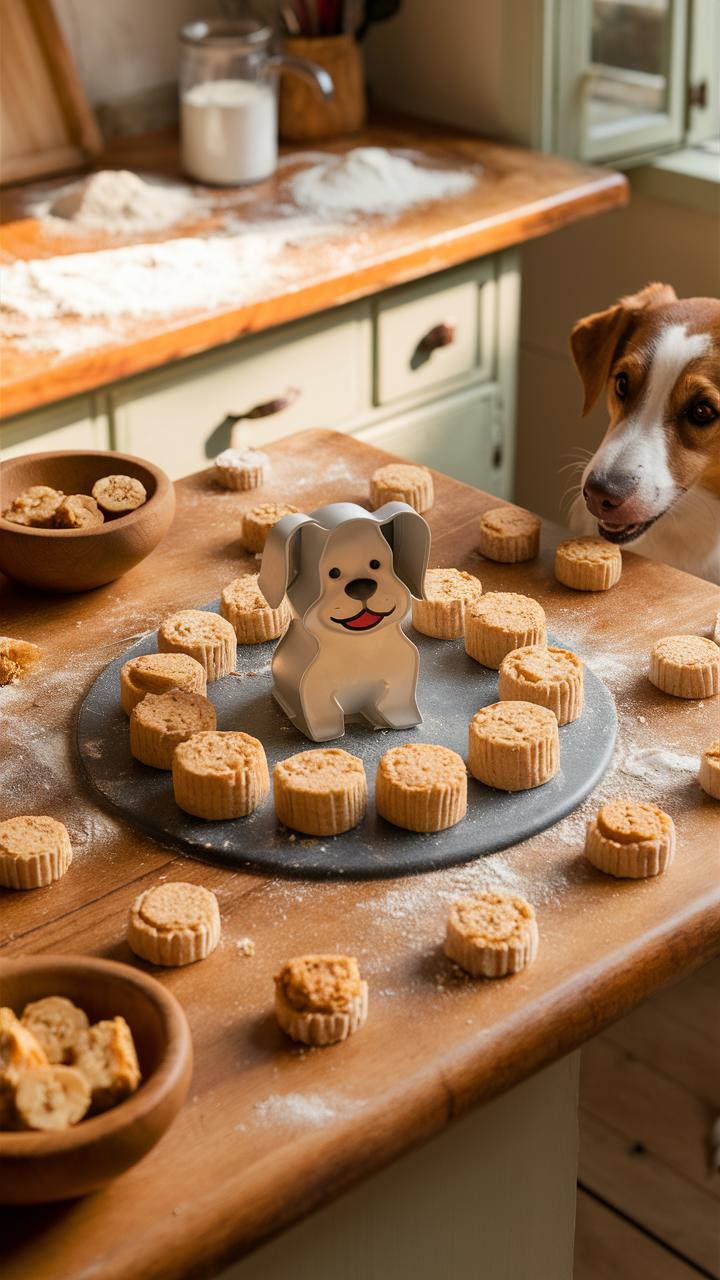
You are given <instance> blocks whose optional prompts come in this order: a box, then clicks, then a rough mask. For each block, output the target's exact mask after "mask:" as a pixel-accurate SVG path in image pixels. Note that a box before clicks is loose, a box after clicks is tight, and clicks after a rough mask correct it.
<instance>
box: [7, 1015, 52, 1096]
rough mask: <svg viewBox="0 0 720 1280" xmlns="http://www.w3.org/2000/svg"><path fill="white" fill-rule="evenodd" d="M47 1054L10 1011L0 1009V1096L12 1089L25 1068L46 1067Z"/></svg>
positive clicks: (30, 1032) (31, 1033)
mask: <svg viewBox="0 0 720 1280" xmlns="http://www.w3.org/2000/svg"><path fill="white" fill-rule="evenodd" d="M47 1061H48V1059H47V1054H46V1053H45V1050H44V1049H43V1047H42V1045H41V1044H40V1042H39V1040H38V1039H37V1037H36V1036H35V1035H33V1032H32V1031H31V1030H30V1029H29V1028H28V1027H26V1026H23V1024H22V1022H20V1020H19V1019H18V1018H17V1017H16V1016H15V1014H14V1012H13V1010H12V1009H8V1008H7V1007H3V1008H0V1095H2V1094H4V1093H5V1092H7V1091H8V1090H11V1089H14V1088H15V1085H16V1084H17V1081H18V1076H19V1074H20V1072H21V1071H23V1070H24V1069H25V1068H26V1067H45V1066H47Z"/></svg>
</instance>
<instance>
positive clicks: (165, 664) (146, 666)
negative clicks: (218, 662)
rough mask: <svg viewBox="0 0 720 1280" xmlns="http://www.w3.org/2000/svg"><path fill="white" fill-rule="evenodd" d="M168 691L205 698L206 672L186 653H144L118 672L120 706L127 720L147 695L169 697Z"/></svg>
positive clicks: (124, 664)
mask: <svg viewBox="0 0 720 1280" xmlns="http://www.w3.org/2000/svg"><path fill="white" fill-rule="evenodd" d="M171 689H184V690H185V692H186V693H200V694H203V695H204V694H205V693H206V692H207V675H206V674H205V668H204V667H203V666H202V664H201V663H199V662H198V661H197V659H196V658H191V657H190V656H189V654H187V653H144V654H141V655H140V657H139V658H130V659H129V660H128V661H127V662H125V663H123V665H122V667H121V668H120V702H121V704H122V709H123V711H124V712H125V714H126V715H128V716H129V715H130V712H131V711H132V709H133V707H136V706H137V704H138V702H142V700H143V698H144V697H145V694H146V693H169V692H170V690H171Z"/></svg>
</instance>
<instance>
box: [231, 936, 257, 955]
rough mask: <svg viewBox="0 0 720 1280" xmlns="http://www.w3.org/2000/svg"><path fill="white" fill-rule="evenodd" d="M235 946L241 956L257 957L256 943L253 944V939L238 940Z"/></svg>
mask: <svg viewBox="0 0 720 1280" xmlns="http://www.w3.org/2000/svg"><path fill="white" fill-rule="evenodd" d="M235 946H236V947H237V949H238V951H239V952H240V955H241V956H248V957H250V956H254V955H255V943H254V942H253V940H252V938H238V939H237V941H236V943H235Z"/></svg>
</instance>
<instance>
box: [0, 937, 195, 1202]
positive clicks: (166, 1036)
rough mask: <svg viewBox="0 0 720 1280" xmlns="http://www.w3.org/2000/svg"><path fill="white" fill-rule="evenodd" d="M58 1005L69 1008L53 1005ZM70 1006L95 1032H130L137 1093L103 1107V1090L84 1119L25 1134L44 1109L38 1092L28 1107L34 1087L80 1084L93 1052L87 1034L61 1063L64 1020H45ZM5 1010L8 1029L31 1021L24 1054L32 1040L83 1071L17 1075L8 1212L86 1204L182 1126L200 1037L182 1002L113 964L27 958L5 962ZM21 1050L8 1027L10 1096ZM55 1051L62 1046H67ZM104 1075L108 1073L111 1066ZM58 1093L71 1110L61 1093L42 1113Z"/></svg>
mask: <svg viewBox="0 0 720 1280" xmlns="http://www.w3.org/2000/svg"><path fill="white" fill-rule="evenodd" d="M48 997H62V999H61V1000H57V999H55V1000H54V1001H49V1000H48ZM35 1002H41V1003H35ZM69 1002H72V1006H75V1009H74V1014H75V1015H76V1017H77V1018H80V1019H83V1021H84V1022H85V1023H86V1025H89V1027H90V1032H92V1031H93V1029H94V1028H95V1027H109V1026H112V1025H113V1023H115V1024H118V1025H120V1026H123V1027H124V1034H125V1035H126V1036H127V1038H128V1040H129V1041H130V1044H131V1047H132V1044H133V1043H134V1051H132V1058H133V1061H134V1065H135V1077H134V1079H133V1080H132V1082H131V1085H130V1089H131V1090H132V1091H130V1092H128V1091H127V1090H125V1093H127V1096H124V1094H123V1093H121V1094H120V1095H119V1100H113V1101H112V1102H109V1101H108V1098H107V1096H105V1097H104V1098H97V1099H96V1095H95V1089H94V1086H93V1103H92V1105H91V1106H90V1107H89V1109H88V1110H87V1112H86V1114H84V1115H83V1116H82V1118H80V1119H76V1117H73V1119H72V1120H71V1122H70V1123H69V1124H67V1126H66V1127H56V1128H52V1129H50V1128H49V1127H48V1128H39V1127H38V1128H27V1127H23V1128H21V1127H20V1126H21V1125H22V1121H23V1118H24V1119H25V1120H26V1121H27V1118H28V1110H29V1107H30V1105H36V1104H37V1102H38V1096H37V1089H36V1091H35V1096H34V1097H33V1096H30V1102H28V1094H29V1092H30V1091H29V1090H28V1088H27V1086H28V1084H30V1085H33V1084H34V1083H35V1082H36V1081H37V1079H38V1074H39V1076H40V1079H41V1080H42V1077H43V1075H45V1076H48V1075H50V1074H52V1072H55V1073H56V1074H57V1073H58V1072H59V1073H60V1074H61V1076H62V1073H65V1078H68V1079H69V1078H71V1077H76V1076H78V1075H79V1074H80V1070H81V1062H82V1054H83V1053H85V1054H87V1053H88V1051H89V1050H88V1033H87V1032H85V1033H83V1032H78V1035H79V1036H82V1035H83V1034H84V1036H85V1038H84V1040H83V1039H80V1040H79V1041H78V1043H79V1045H80V1049H79V1053H78V1055H76V1056H73V1054H72V1051H69V1052H68V1053H67V1054H66V1055H65V1056H64V1057H61V1054H60V1053H53V1052H52V1051H51V1048H52V1046H53V1042H52V1040H51V1039H48V1036H49V1035H50V1034H52V1035H56V1036H57V1033H58V1022H57V1020H56V1021H55V1023H54V1025H53V1024H52V1020H51V1019H46V1022H45V1026H44V1027H43V1026H42V1025H40V1026H39V1025H38V1012H37V1011H38V1009H40V1008H41V1007H42V1006H43V1005H44V1006H47V1005H48V1004H50V1005H52V1004H54V1005H55V1006H56V1007H57V1006H59V1005H61V1006H63V1007H64V1008H68V1009H72V1006H71V1005H70V1004H69ZM0 1005H2V1006H4V1011H3V1012H4V1018H5V1026H6V1027H7V1026H8V1025H9V1024H12V1023H13V1022H14V1018H17V1019H20V1018H22V1019H23V1022H22V1024H19V1023H16V1024H15V1025H16V1026H19V1027H20V1031H19V1033H18V1034H19V1036H21V1037H25V1038H26V1041H25V1042H24V1043H23V1048H24V1049H25V1048H26V1043H27V1037H28V1035H29V1037H30V1042H33V1043H34V1044H35V1046H36V1049H37V1045H38V1043H39V1044H40V1045H41V1046H42V1049H41V1050H40V1052H46V1053H47V1058H48V1061H49V1062H51V1063H52V1062H53V1061H54V1062H55V1063H58V1061H63V1062H77V1064H78V1065H77V1066H75V1067H68V1066H55V1067H50V1066H47V1067H44V1068H42V1070H41V1071H40V1073H38V1071H37V1069H35V1070H34V1071H33V1070H32V1069H31V1070H24V1071H18V1072H17V1073H16V1076H15V1086H16V1093H15V1100H14V1104H13V1105H14V1106H15V1108H16V1111H15V1113H14V1121H13V1120H12V1119H9V1118H8V1117H9V1116H10V1111H9V1110H6V1113H5V1115H6V1119H5V1124H6V1126H7V1125H10V1126H11V1127H10V1128H8V1127H5V1128H0V1204H42V1203H46V1202H48V1201H54V1200H67V1199H70V1198H71V1197H74V1196H80V1195H85V1194H86V1193H87V1192H89V1191H94V1190H96V1189H97V1188H98V1187H101V1186H103V1185H104V1184H105V1183H107V1182H109V1181H110V1180H111V1179H112V1178H115V1177H117V1176H118V1174H121V1173H124V1171H125V1170H126V1169H129V1168H130V1167H131V1166H132V1165H134V1164H136V1163H137V1161H138V1160H141V1159H142V1157H143V1156H144V1155H146V1154H147V1152H148V1151H150V1149H151V1148H152V1147H154V1146H155V1143H156V1142H158V1140H159V1139H160V1138H161V1137H162V1135H163V1134H164V1132H165V1130H166V1129H167V1128H168V1127H169V1125H170V1124H171V1123H172V1121H173V1120H174V1118H175V1116H176V1115H177V1113H178V1111H179V1110H180V1108H181V1107H182V1105H183V1102H184V1100H185V1097H186V1095H187V1091H188V1088H189V1086H190V1076H191V1074H192V1041H191V1039H190V1029H189V1027H188V1023H187V1019H186V1017H185V1014H184V1012H183V1010H182V1008H181V1006H180V1005H179V1004H178V1002H177V1000H176V999H175V997H174V996H173V995H171V994H170V992H169V991H167V990H166V989H165V988H164V987H163V986H162V985H161V983H159V982H157V981H156V980H155V979H154V978H152V977H150V976H149V975H148V974H145V973H142V972H140V971H139V970H137V969H133V968H131V967H130V966H129V965H125V964H119V963H117V962H115V961H112V960H100V959H95V958H93V957H90V956H50V955H47V956H24V957H18V958H15V959H9V960H2V961H0ZM28 1006H30V1009H28ZM80 1011H83V1013H81V1012H80ZM83 1015H86V1017H84V1016H83ZM33 1017H34V1018H35V1021H34V1022H33ZM104 1020H105V1021H104ZM124 1024H126V1025H124ZM65 1029H67V1022H66V1023H65ZM34 1035H36V1036H37V1040H33V1036H34ZM43 1037H44V1038H43ZM11 1040H12V1035H10V1036H9V1035H8V1034H7V1031H5V1032H4V1033H3V1030H2V1028H1V1027H0V1067H2V1068H3V1072H4V1075H5V1079H6V1089H7V1088H9V1087H10V1086H9V1085H8V1084H7V1080H8V1079H9V1078H10V1071H9V1067H8V1062H10V1064H11V1065H12V1061H13V1045H12V1043H10V1042H11ZM54 1043H55V1045H57V1043H58V1041H57V1039H56V1040H55V1042H54ZM66 1043H67V1041H66ZM16 1063H17V1054H16ZM102 1065H103V1068H105V1067H106V1059H104V1060H103V1064H102ZM138 1068H139V1070H138ZM83 1069H84V1068H83ZM33 1076H34V1080H33V1079H32V1077H33ZM87 1078H88V1079H89V1078H90V1077H87ZM21 1083H22V1084H23V1086H24V1087H25V1107H24V1110H23V1108H22V1107H21V1104H20V1101H19V1097H20V1092H21ZM80 1083H81V1085H82V1081H81V1082H80ZM58 1093H59V1095H60V1098H61V1100H62V1091H57V1090H56V1096H55V1097H53V1093H52V1090H46V1092H45V1094H44V1096H43V1097H42V1098H41V1102H42V1104H44V1106H45V1107H46V1108H50V1107H51V1106H52V1105H53V1102H56V1101H57V1094H58ZM0 1100H2V1099H1V1097H0ZM96 1102H97V1105H96ZM32 1119H37V1123H38V1125H41V1124H44V1123H46V1122H45V1120H44V1119H43V1116H42V1115H40V1116H39V1117H37V1116H36V1117H32V1116H31V1120H32ZM73 1121H74V1122H73Z"/></svg>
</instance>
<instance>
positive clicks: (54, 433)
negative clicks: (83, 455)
mask: <svg viewBox="0 0 720 1280" xmlns="http://www.w3.org/2000/svg"><path fill="white" fill-rule="evenodd" d="M109 448H110V432H109V427H108V421H107V418H106V417H103V416H100V415H98V414H97V413H96V411H95V405H94V403H93V400H92V399H91V398H89V397H88V398H87V399H83V400H72V401H69V402H68V403H67V404H65V405H51V406H50V407H49V408H47V409H39V410H38V411H37V412H35V413H25V414H23V415H22V417H19V418H15V419H11V420H10V421H9V422H7V423H3V424H0V457H2V458H17V457H19V456H20V455H21V454H23V453H44V452H45V451H46V450H52V449H109Z"/></svg>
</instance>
